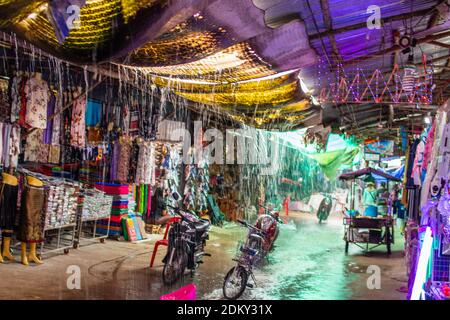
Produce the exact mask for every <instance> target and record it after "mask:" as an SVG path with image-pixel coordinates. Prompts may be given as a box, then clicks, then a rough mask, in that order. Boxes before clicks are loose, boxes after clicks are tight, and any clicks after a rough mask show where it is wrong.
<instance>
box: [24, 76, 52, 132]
mask: <svg viewBox="0 0 450 320" xmlns="http://www.w3.org/2000/svg"><path fill="white" fill-rule="evenodd" d="M24 92H25V95H26V112H25V123H26V126H28V127H31V128H39V129H45V128H47V107H48V103H49V99H50V91H49V88H48V84H47V82H46V81H44V80H42V79H40V78H39V77H36V76H35V77H31V78H30V79H28V81H27V82H26V84H25V88H24Z"/></svg>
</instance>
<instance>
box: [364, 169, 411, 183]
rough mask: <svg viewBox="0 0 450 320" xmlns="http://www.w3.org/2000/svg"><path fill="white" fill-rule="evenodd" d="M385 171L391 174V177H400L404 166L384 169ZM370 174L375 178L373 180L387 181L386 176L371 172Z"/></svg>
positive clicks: (403, 172) (403, 171)
mask: <svg viewBox="0 0 450 320" xmlns="http://www.w3.org/2000/svg"><path fill="white" fill-rule="evenodd" d="M386 173H387V174H389V175H391V176H393V177H395V178H398V179H402V177H403V175H404V174H405V166H401V167H400V168H398V169H395V170H388V171H386ZM372 176H373V178H374V179H375V182H378V183H380V182H386V181H387V179H386V178H383V177H381V176H378V175H376V174H373V175H372Z"/></svg>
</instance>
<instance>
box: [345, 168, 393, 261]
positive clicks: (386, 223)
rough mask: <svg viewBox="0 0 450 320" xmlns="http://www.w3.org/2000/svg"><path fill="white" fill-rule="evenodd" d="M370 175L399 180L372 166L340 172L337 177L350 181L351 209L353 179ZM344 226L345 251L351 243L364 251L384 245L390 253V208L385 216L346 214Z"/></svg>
mask: <svg viewBox="0 0 450 320" xmlns="http://www.w3.org/2000/svg"><path fill="white" fill-rule="evenodd" d="M370 175H371V176H372V177H373V178H374V176H378V177H382V178H384V179H385V180H387V181H396V182H400V181H401V180H400V179H398V178H396V177H393V176H391V175H389V174H387V173H385V172H383V171H380V170H376V169H372V168H366V169H363V170H358V171H354V172H350V173H345V174H342V175H341V176H340V177H339V179H341V180H347V181H352V186H351V190H350V197H351V198H350V200H351V209H352V211H353V210H354V209H355V193H356V192H355V180H356V179H365V178H367V177H368V176H370ZM388 188H389V186H388ZM344 227H345V233H344V241H345V253H348V248H349V244H350V243H352V244H354V245H356V246H358V247H359V248H361V249H363V250H364V251H365V252H368V251H370V250H373V249H375V248H377V247H379V246H382V245H385V246H386V249H387V253H388V254H391V245H392V244H394V218H393V216H392V210H388V214H387V215H386V216H378V217H376V218H375V217H365V216H346V217H344ZM371 245H372V246H371Z"/></svg>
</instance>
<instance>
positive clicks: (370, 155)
mask: <svg viewBox="0 0 450 320" xmlns="http://www.w3.org/2000/svg"><path fill="white" fill-rule="evenodd" d="M364 159H365V160H366V161H377V162H379V161H380V154H378V153H365V154H364Z"/></svg>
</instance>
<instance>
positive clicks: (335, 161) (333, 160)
mask: <svg viewBox="0 0 450 320" xmlns="http://www.w3.org/2000/svg"><path fill="white" fill-rule="evenodd" d="M358 154H359V148H346V149H342V150H336V151H331V152H324V153H315V154H308V157H310V158H312V159H314V160H316V161H317V162H318V163H319V165H320V167H321V169H322V170H323V172H324V174H325V175H326V176H327V178H328V179H330V180H335V179H336V174H337V171H338V169H339V168H340V167H342V166H343V165H349V166H350V165H352V163H353V159H355V157H356V156H357V155H358Z"/></svg>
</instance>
